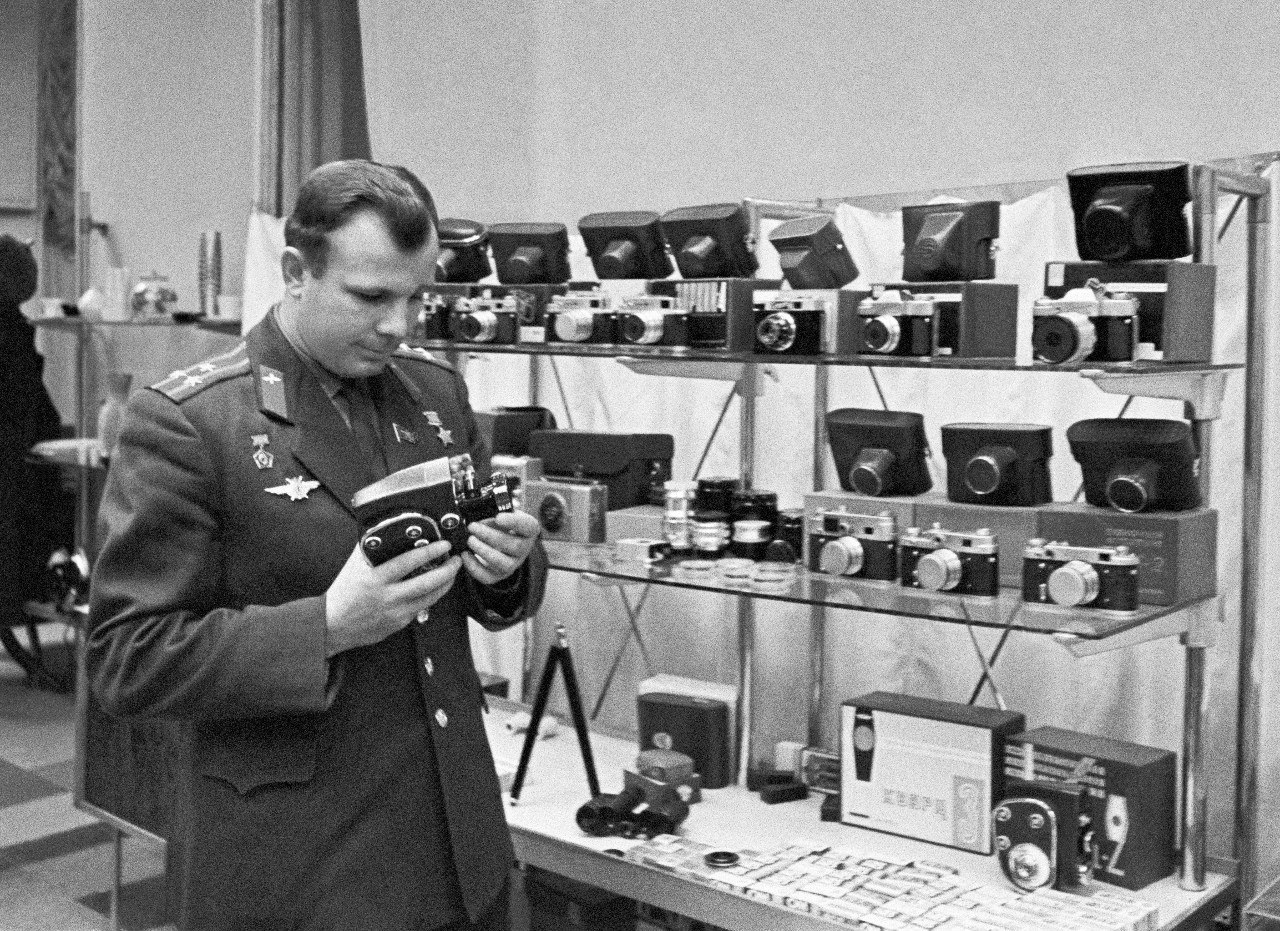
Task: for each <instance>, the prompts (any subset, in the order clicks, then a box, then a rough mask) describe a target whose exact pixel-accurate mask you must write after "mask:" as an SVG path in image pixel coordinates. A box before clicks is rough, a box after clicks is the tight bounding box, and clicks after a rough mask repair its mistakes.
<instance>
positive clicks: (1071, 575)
mask: <svg viewBox="0 0 1280 931" xmlns="http://www.w3.org/2000/svg"><path fill="white" fill-rule="evenodd" d="M1139 563H1140V560H1139V559H1138V557H1137V555H1135V554H1134V553H1133V552H1131V551H1130V550H1129V547H1127V546H1116V547H1110V546H1071V545H1070V544H1067V543H1054V542H1050V541H1047V540H1044V539H1036V540H1031V541H1029V542H1028V543H1027V548H1026V549H1025V550H1023V553H1022V599H1023V601H1030V602H1032V603H1035V604H1055V605H1062V606H1063V607H1066V608H1098V609H1101V610H1104V611H1125V612H1128V613H1132V612H1134V611H1137V610H1138V566H1139Z"/></svg>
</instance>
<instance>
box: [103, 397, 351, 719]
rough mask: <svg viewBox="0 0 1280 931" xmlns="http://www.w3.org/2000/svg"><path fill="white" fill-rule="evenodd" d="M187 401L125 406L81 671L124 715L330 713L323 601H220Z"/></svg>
mask: <svg viewBox="0 0 1280 931" xmlns="http://www.w3.org/2000/svg"><path fill="white" fill-rule="evenodd" d="M211 442H213V440H212V438H206V437H204V436H202V435H201V434H200V433H199V432H198V431H197V430H196V428H195V427H194V426H193V425H192V423H191V422H190V420H189V419H188V417H186V416H185V415H184V413H183V409H182V407H181V406H180V405H179V404H177V403H174V402H173V401H171V400H170V399H169V398H167V397H165V396H163V395H161V394H159V393H157V392H155V391H151V390H144V391H138V392H135V393H134V395H133V396H132V398H131V399H130V402H129V405H128V408H127V411H126V415H125V419H124V424H123V428H122V430H121V433H120V441H119V447H118V449H117V451H116V454H115V455H114V456H113V458H112V463H111V470H110V473H109V475H108V477H107V486H106V490H105V492H104V495H103V500H102V505H101V509H100V511H99V517H98V525H99V526H98V539H99V540H100V541H102V548H101V551H100V553H99V555H98V558H97V561H96V565H95V566H94V574H93V581H92V585H91V588H90V591H91V604H90V617H89V633H88V637H87V643H86V662H87V669H88V676H89V681H90V683H91V685H92V686H93V688H94V691H95V692H96V694H97V696H98V698H99V699H100V701H101V702H102V705H103V708H104V709H105V710H107V711H108V712H110V713H112V714H116V715H120V716H139V717H141V716H169V717H179V718H186V719H196V720H199V719H217V718H248V717H262V716H269V715H283V714H305V713H312V712H319V711H322V710H324V708H325V706H326V680H327V678H328V664H327V663H326V661H325V643H324V638H325V612H324V599H323V596H320V597H312V598H303V599H299V600H296V601H291V602H287V603H285V604H281V605H278V606H274V607H265V606H255V605H235V604H228V603H227V601H228V600H229V599H228V597H227V596H226V594H225V587H224V585H223V571H224V569H223V565H224V560H223V545H224V544H223V530H224V516H225V511H224V507H223V500H222V499H223V494H224V486H223V482H222V478H221V476H220V475H219V474H218V469H217V467H216V464H215V463H216V459H217V457H216V456H214V455H213V454H212V453H211V445H210V444H211Z"/></svg>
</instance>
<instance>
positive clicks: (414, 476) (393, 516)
mask: <svg viewBox="0 0 1280 931" xmlns="http://www.w3.org/2000/svg"><path fill="white" fill-rule="evenodd" d="M351 505H352V507H353V508H354V510H355V512H356V516H357V517H358V518H359V519H360V522H361V524H362V525H363V526H364V528H365V530H364V532H363V533H362V534H361V536H360V548H361V550H362V551H363V552H364V554H365V558H367V559H368V560H369V562H370V564H372V565H375V566H377V565H381V564H382V563H384V562H387V561H388V560H390V559H394V558H395V557H396V556H399V555H400V554H401V553H407V552H408V551H409V550H411V549H413V548H415V547H419V546H426V545H428V544H430V543H434V542H435V541H436V540H448V541H449V543H450V548H449V552H448V553H447V554H445V556H444V557H442V558H441V559H440V560H438V562H443V561H444V560H445V559H447V558H448V557H449V556H451V555H453V554H454V553H460V552H462V551H463V550H465V549H466V548H467V535H468V531H467V525H468V524H470V523H472V522H474V521H478V520H485V519H486V518H489V517H495V516H497V515H498V514H500V513H503V512H509V511H511V510H513V506H512V503H511V494H510V492H509V491H508V489H507V482H506V479H505V478H504V477H503V476H496V477H494V478H492V479H491V480H490V481H489V482H488V483H481V482H480V480H479V478H478V477H477V475H476V470H475V465H474V464H473V463H472V461H471V456H470V455H468V454H466V453H463V454H462V455H460V456H452V457H441V458H439V459H432V460H431V461H430V462H424V463H419V464H418V465H413V466H409V467H408V468H405V469H401V470H400V471H399V472H394V473H392V474H391V475H388V476H387V477H386V478H384V479H381V480H380V481H377V482H374V483H373V484H372V485H367V486H365V487H364V488H362V489H360V490H359V491H357V492H356V493H355V495H354V496H353V497H352V499H351Z"/></svg>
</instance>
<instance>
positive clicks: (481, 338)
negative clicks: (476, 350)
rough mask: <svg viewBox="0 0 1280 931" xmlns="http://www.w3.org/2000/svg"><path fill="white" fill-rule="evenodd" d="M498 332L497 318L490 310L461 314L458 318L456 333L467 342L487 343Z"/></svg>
mask: <svg viewBox="0 0 1280 931" xmlns="http://www.w3.org/2000/svg"><path fill="white" fill-rule="evenodd" d="M497 332H498V318H497V316H496V315H494V313H493V311H490V310H476V311H472V312H471V313H468V314H463V315H462V316H461V318H460V319H459V320H458V335H459V336H461V337H462V338H463V339H465V340H466V341H467V342H469V343H487V342H489V341H490V340H491V339H493V337H494V336H495V335H496V334H497Z"/></svg>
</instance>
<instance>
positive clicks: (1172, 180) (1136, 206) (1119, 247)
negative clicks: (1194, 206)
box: [1067, 162, 1192, 262]
mask: <svg viewBox="0 0 1280 931" xmlns="http://www.w3.org/2000/svg"><path fill="white" fill-rule="evenodd" d="M1067 190H1068V192H1069V194H1070V196H1071V212H1072V213H1073V214H1074V215H1075V221H1076V249H1077V250H1078V251H1079V253H1080V258H1082V259H1096V260H1098V261H1101V262H1136V261H1141V260H1143V259H1179V258H1182V257H1183V256H1186V255H1190V254H1191V245H1192V244H1191V231H1190V227H1189V226H1188V224H1187V218H1186V216H1185V215H1184V213H1183V210H1184V209H1185V208H1186V206H1187V204H1189V203H1191V166H1190V165H1189V164H1188V163H1187V162H1134V163H1130V164H1122V165H1093V166H1090V167H1088V168H1076V169H1074V170H1072V171H1069V172H1067Z"/></svg>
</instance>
